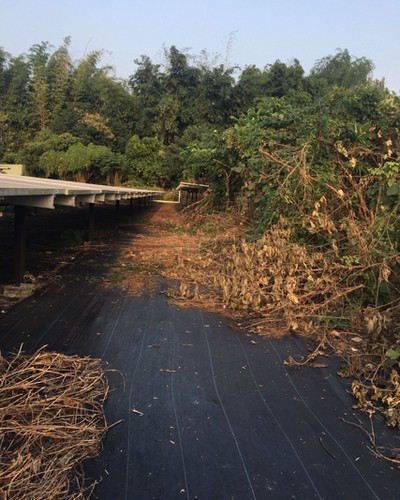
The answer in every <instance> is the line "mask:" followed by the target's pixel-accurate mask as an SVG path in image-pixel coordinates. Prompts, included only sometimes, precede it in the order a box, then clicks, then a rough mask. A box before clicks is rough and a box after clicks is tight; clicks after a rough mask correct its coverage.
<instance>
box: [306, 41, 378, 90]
mask: <svg viewBox="0 0 400 500" xmlns="http://www.w3.org/2000/svg"><path fill="white" fill-rule="evenodd" d="M373 70H374V64H373V62H372V61H371V60H369V59H367V58H365V57H360V58H354V57H352V56H351V55H350V53H349V51H348V50H347V49H345V50H341V49H338V50H337V52H336V54H335V55H334V56H332V55H330V56H327V57H323V58H322V59H320V60H319V61H317V62H316V64H315V65H314V67H313V68H312V70H311V76H317V77H318V78H322V79H324V80H325V81H326V83H327V84H328V85H338V86H339V87H344V88H351V87H355V86H356V85H363V84H366V83H367V82H368V79H369V78H370V77H371V76H372V72H373Z"/></svg>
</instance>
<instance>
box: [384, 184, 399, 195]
mask: <svg viewBox="0 0 400 500" xmlns="http://www.w3.org/2000/svg"><path fill="white" fill-rule="evenodd" d="M398 193H399V185H398V184H393V185H392V186H390V187H389V188H388V189H387V191H386V194H387V196H394V195H396V194H398Z"/></svg>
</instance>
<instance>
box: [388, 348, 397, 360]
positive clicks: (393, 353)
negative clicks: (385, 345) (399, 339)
mask: <svg viewBox="0 0 400 500" xmlns="http://www.w3.org/2000/svg"><path fill="white" fill-rule="evenodd" d="M385 356H386V357H387V358H389V359H392V360H394V361H396V360H397V359H399V358H400V349H388V350H387V351H386V352H385Z"/></svg>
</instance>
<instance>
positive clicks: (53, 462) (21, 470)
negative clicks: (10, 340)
mask: <svg viewBox="0 0 400 500" xmlns="http://www.w3.org/2000/svg"><path fill="white" fill-rule="evenodd" d="M107 395H108V383H107V380H106V378H105V376H104V371H103V370H102V368H101V364H100V361H99V360H97V359H93V358H89V357H84V358H82V357H77V356H66V355H63V354H58V353H51V352H44V351H43V350H39V351H38V352H36V353H35V354H34V355H32V356H26V355H24V354H22V352H21V351H19V352H18V353H17V354H15V355H13V357H10V359H6V358H4V357H3V356H1V355H0V450H1V451H0V497H1V498H2V499H4V500H6V499H26V498H29V499H31V500H36V499H37V500H43V499H44V498H52V499H65V498H69V499H83V498H88V497H89V496H90V494H91V492H92V491H93V488H94V486H95V484H91V485H85V484H84V483H85V481H84V477H83V472H82V470H81V464H82V462H83V460H85V459H87V458H90V457H94V456H96V455H97V454H98V453H99V450H100V443H101V439H102V438H103V436H104V435H105V433H106V431H107V424H106V421H105V417H104V412H103V403H104V401H105V399H106V398H107Z"/></svg>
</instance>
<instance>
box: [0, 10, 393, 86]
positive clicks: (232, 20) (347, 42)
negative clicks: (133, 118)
mask: <svg viewBox="0 0 400 500" xmlns="http://www.w3.org/2000/svg"><path fill="white" fill-rule="evenodd" d="M0 12H1V17H2V22H1V25H0V47H3V48H4V49H5V50H6V51H7V52H9V53H11V54H12V55H13V56H16V55H19V54H21V53H24V52H27V51H28V50H29V47H31V46H32V45H33V44H35V43H40V42H42V41H47V42H49V43H50V44H52V45H53V46H54V47H59V46H60V45H61V44H62V42H63V39H64V38H65V37H66V36H71V39H72V41H71V46H70V53H71V55H72V56H73V58H74V59H76V60H77V59H79V58H81V57H83V56H84V55H85V54H87V53H88V52H90V51H93V50H101V49H102V50H104V51H105V54H104V56H103V59H102V64H103V65H108V64H110V65H112V66H114V68H115V75H116V76H117V77H120V78H127V77H128V76H129V75H131V74H132V73H133V72H134V71H135V65H134V59H137V58H139V57H140V56H141V55H142V54H143V55H147V56H149V57H150V58H151V60H152V61H153V62H154V63H160V62H162V54H163V47H164V46H165V47H170V46H171V45H175V46H176V47H177V48H178V49H179V50H183V49H190V52H191V53H192V54H193V55H198V54H200V52H201V51H202V50H203V49H205V50H206V51H207V52H208V53H209V54H210V55H211V56H214V55H217V54H218V55H219V56H220V59H219V62H220V63H227V64H230V65H238V66H240V67H241V68H244V67H245V66H246V65H250V64H255V65H256V66H258V67H260V68H263V67H264V66H266V65H268V64H272V63H273V62H275V61H276V60H277V59H280V60H281V61H282V62H285V63H288V62H290V61H291V60H292V59H294V58H297V59H298V60H299V61H300V63H301V64H302V66H303V68H304V69H305V71H306V72H307V73H308V72H309V70H310V69H311V68H312V66H313V65H314V63H315V62H316V61H317V60H318V59H321V58H322V57H325V56H328V55H334V54H335V53H336V49H338V48H340V49H348V50H349V52H350V54H352V55H353V56H355V57H367V58H368V59H371V60H372V61H373V62H374V64H375V71H374V75H373V76H374V78H377V79H381V78H383V77H385V80H386V84H387V86H388V87H389V88H390V89H391V90H393V91H395V92H397V93H400V27H399V26H400V22H399V21H400V0H0Z"/></svg>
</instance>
